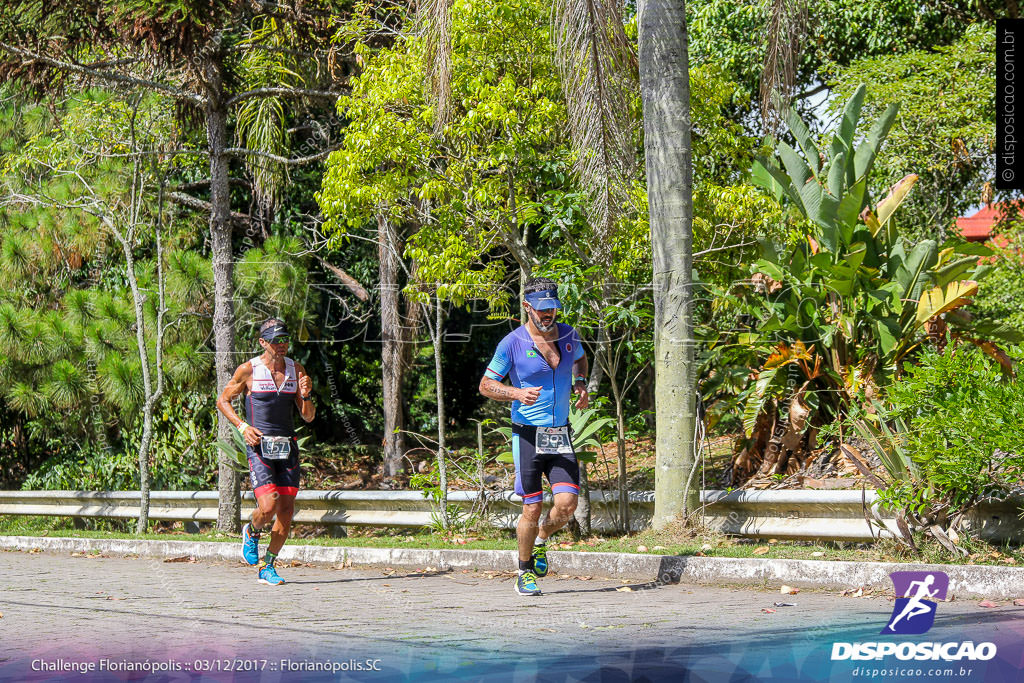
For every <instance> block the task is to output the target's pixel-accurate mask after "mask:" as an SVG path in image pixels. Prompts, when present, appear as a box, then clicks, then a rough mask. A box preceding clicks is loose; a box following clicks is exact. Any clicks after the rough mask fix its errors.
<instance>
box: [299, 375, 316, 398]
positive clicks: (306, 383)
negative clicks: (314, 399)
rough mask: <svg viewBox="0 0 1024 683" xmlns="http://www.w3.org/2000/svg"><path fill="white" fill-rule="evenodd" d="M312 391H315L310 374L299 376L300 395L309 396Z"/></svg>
mask: <svg viewBox="0 0 1024 683" xmlns="http://www.w3.org/2000/svg"><path fill="white" fill-rule="evenodd" d="M311 391H313V380H311V379H310V378H309V375H303V376H302V377H300V378H299V396H309V392H311Z"/></svg>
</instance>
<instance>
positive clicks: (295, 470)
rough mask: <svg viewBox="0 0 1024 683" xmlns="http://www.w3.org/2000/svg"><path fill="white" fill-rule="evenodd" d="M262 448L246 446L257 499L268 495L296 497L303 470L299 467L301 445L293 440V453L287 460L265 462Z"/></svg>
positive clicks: (251, 478)
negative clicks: (261, 453)
mask: <svg viewBox="0 0 1024 683" xmlns="http://www.w3.org/2000/svg"><path fill="white" fill-rule="evenodd" d="M260 450H261V448H260V446H256V447H255V448H253V447H252V446H248V445H247V446H246V452H247V454H248V456H249V479H250V481H252V492H253V495H255V496H256V497H257V498H260V497H261V496H265V495H267V494H268V493H275V492H276V493H277V494H279V495H282V496H294V495H295V494H297V493H298V492H299V481H300V480H301V478H302V468H301V467H300V466H299V445H298V444H297V443H295V439H292V453H291V455H289V456H288V458H287V459H285V460H264V459H263V456H262V455H260Z"/></svg>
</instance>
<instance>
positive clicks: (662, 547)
mask: <svg viewBox="0 0 1024 683" xmlns="http://www.w3.org/2000/svg"><path fill="white" fill-rule="evenodd" d="M651 550H668V548H666V547H665V546H663V545H656V546H654V547H653V548H651Z"/></svg>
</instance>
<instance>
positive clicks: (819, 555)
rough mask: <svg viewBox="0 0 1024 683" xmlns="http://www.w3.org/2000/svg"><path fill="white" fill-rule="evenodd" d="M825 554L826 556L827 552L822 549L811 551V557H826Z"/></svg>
mask: <svg viewBox="0 0 1024 683" xmlns="http://www.w3.org/2000/svg"><path fill="white" fill-rule="evenodd" d="M824 556H825V553H823V552H821V551H818V552H814V553H811V557H824Z"/></svg>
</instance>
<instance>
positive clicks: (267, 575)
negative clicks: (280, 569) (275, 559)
mask: <svg viewBox="0 0 1024 683" xmlns="http://www.w3.org/2000/svg"><path fill="white" fill-rule="evenodd" d="M259 582H260V583H263V584H266V585H268V586H280V585H281V584H282V583H284V579H282V578H281V577H280V576H278V575H277V570H276V569H274V565H272V564H267V563H265V562H264V563H261V566H260V578H259Z"/></svg>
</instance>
